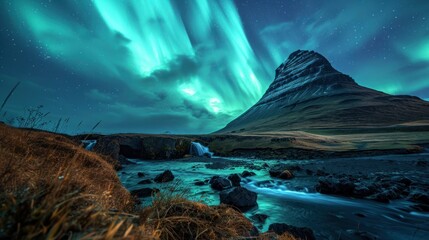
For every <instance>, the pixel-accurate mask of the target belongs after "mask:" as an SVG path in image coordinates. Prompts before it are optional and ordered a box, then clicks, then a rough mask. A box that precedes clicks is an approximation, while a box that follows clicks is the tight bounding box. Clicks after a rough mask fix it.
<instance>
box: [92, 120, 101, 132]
mask: <svg viewBox="0 0 429 240" xmlns="http://www.w3.org/2000/svg"><path fill="white" fill-rule="evenodd" d="M100 123H101V121H99V122H98V123H96V124H95V125H94V127H92V129H91V131H94V129H95V128H97V127H98V125H100Z"/></svg>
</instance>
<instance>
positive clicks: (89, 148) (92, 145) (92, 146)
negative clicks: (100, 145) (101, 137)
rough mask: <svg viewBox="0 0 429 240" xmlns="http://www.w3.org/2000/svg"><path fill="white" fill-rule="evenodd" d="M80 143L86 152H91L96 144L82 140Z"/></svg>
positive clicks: (95, 141)
mask: <svg viewBox="0 0 429 240" xmlns="http://www.w3.org/2000/svg"><path fill="white" fill-rule="evenodd" d="M81 142H82V143H83V146H84V147H85V149H86V150H88V151H91V150H92V149H93V148H94V146H95V144H96V143H97V140H82V141H81Z"/></svg>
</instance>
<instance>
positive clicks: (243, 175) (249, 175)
mask: <svg viewBox="0 0 429 240" xmlns="http://www.w3.org/2000/svg"><path fill="white" fill-rule="evenodd" d="M255 175H256V173H254V172H249V171H243V172H242V173H241V176H242V177H251V176H255Z"/></svg>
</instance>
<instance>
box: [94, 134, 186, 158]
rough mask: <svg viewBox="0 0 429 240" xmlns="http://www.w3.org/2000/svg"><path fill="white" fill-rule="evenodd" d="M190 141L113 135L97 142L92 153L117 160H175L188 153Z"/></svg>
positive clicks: (175, 138) (176, 138) (101, 138)
mask: <svg viewBox="0 0 429 240" xmlns="http://www.w3.org/2000/svg"><path fill="white" fill-rule="evenodd" d="M190 146H191V140H190V139H188V138H182V137H168V136H145V135H135V136H126V135H115V136H103V137H100V138H99V139H98V140H97V144H96V145H95V146H94V151H95V152H98V153H101V154H103V155H108V156H111V157H112V158H113V159H117V160H119V156H120V155H123V156H124V157H126V158H138V159H177V158H183V157H184V156H185V155H186V154H188V153H189V149H190Z"/></svg>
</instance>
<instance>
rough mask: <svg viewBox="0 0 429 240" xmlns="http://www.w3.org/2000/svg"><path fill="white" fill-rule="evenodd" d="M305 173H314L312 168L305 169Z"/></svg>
mask: <svg viewBox="0 0 429 240" xmlns="http://www.w3.org/2000/svg"><path fill="white" fill-rule="evenodd" d="M305 173H306V174H307V175H310V176H312V175H313V171H312V170H310V169H306V170H305Z"/></svg>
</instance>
